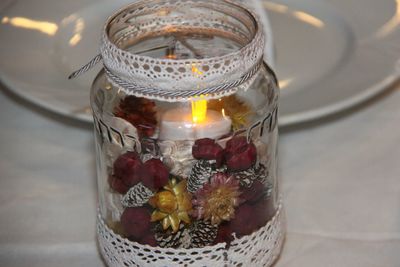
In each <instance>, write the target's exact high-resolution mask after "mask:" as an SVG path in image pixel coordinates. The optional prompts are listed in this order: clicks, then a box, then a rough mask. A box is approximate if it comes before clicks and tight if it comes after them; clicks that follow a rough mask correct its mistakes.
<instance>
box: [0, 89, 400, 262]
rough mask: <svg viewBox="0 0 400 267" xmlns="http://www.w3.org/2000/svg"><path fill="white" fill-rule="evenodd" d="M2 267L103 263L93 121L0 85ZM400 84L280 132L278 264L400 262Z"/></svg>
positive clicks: (0, 257)
mask: <svg viewBox="0 0 400 267" xmlns="http://www.w3.org/2000/svg"><path fill="white" fill-rule="evenodd" d="M0 88H1V90H0V122H1V124H2V127H1V130H0V266H12V267H25V266H29V267H36V266H38V267H39V266H40V267H47V266H51V267H58V266H60V267H61V266H85V267H92V266H103V263H102V260H101V257H100V256H99V254H98V251H97V248H96V242H95V217H96V214H95V213H96V178H95V157H94V145H93V139H92V131H91V126H89V125H85V124H82V123H79V122H76V121H73V120H70V119H67V118H63V117H60V116H57V115H53V114H51V113H49V112H47V111H45V110H42V109H40V108H38V107H35V106H33V105H31V104H29V103H27V102H25V101H23V100H20V99H18V98H17V97H15V96H14V95H12V94H11V93H9V92H8V91H7V90H5V89H4V88H3V87H0ZM399 103H400V85H398V86H394V87H393V88H392V89H390V90H388V91H387V92H385V93H384V94H383V95H381V96H379V97H378V98H376V99H374V100H373V101H370V102H369V103H366V104H364V105H363V106H361V107H358V108H355V109H352V110H350V111H346V112H343V113H342V114H339V115H336V116H334V117H330V118H328V119H324V120H321V121H318V122H313V123H309V124H305V125H302V126H298V127H292V128H290V129H283V130H282V131H281V135H280V176H281V177H282V184H283V186H282V188H283V193H284V202H285V205H286V214H287V220H288V222H287V227H288V233H287V237H286V242H285V246H284V250H283V253H282V255H281V257H280V259H279V261H278V262H277V263H276V265H275V267H303V266H306V267H313V266H324V267H330V266H335V267H337V266H341V267H347V266H351V267H358V266H360V267H398V266H400V253H399V251H400V161H399V159H400V126H399V121H400V105H399Z"/></svg>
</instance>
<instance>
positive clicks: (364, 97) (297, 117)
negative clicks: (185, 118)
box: [0, 0, 400, 127]
mask: <svg viewBox="0 0 400 267" xmlns="http://www.w3.org/2000/svg"><path fill="white" fill-rule="evenodd" d="M251 1H252V2H253V3H257V2H258V4H256V5H257V8H259V7H262V5H261V2H260V1H256V0H251ZM15 2H17V0H10V1H9V2H8V4H7V5H5V6H6V7H7V6H10V5H11V4H10V3H15ZM6 9H7V8H3V9H2V10H0V14H2V15H4V11H5V10H6ZM262 10H263V11H264V13H267V12H265V9H264V8H262ZM263 23H264V24H266V26H264V28H265V31H266V34H267V37H268V40H269V42H268V43H270V44H271V45H269V46H267V47H266V51H268V52H269V57H270V60H269V62H270V65H272V66H274V63H275V58H274V56H275V53H272V52H271V51H273V50H274V48H273V47H274V42H273V40H274V36H273V29H272V27H271V24H270V18H269V16H268V14H266V16H265V17H264V19H263ZM271 41H272V42H271ZM382 77H383V78H382V80H380V81H379V82H377V83H375V84H372V85H371V86H369V87H368V88H365V89H364V90H363V91H361V92H359V93H356V94H355V95H353V96H352V97H350V98H347V99H343V100H341V101H336V102H334V103H333V104H329V105H327V106H323V107H318V108H315V109H311V110H307V111H300V112H295V113H288V114H286V115H280V116H279V120H278V124H279V126H280V127H288V126H294V125H299V124H303V123H307V122H310V121H314V120H318V119H321V118H324V117H328V116H331V115H335V114H337V113H339V112H342V111H346V110H348V109H350V108H353V107H356V106H358V105H360V104H362V103H365V102H366V101H368V100H370V99H372V98H374V97H376V96H377V95H379V94H380V93H383V92H384V91H386V90H388V89H390V88H391V87H392V86H393V85H395V84H396V83H397V82H399V81H400V59H399V60H398V61H397V64H396V66H395V67H394V68H393V69H392V70H391V71H390V72H389V73H387V74H386V75H385V76H383V75H382ZM0 82H1V83H2V84H3V85H4V86H2V87H3V89H5V90H7V91H9V92H11V93H13V94H15V95H16V96H18V97H20V98H21V99H23V100H25V101H27V102H29V103H32V104H34V105H36V106H38V107H40V108H42V109H45V110H48V111H49V112H52V113H55V114H58V115H61V116H63V117H66V118H71V119H74V120H78V121H81V122H85V123H93V119H92V115H91V114H88V113H78V112H76V113H75V112H73V111H72V110H69V109H65V108H59V107H57V105H56V104H52V102H48V101H45V100H44V99H41V98H39V97H35V96H32V95H27V94H26V93H25V92H24V91H23V90H22V89H20V88H19V87H18V86H16V85H14V83H13V82H12V81H11V80H9V79H8V78H7V75H6V74H5V73H4V72H3V71H2V70H1V69H0ZM88 106H89V100H88Z"/></svg>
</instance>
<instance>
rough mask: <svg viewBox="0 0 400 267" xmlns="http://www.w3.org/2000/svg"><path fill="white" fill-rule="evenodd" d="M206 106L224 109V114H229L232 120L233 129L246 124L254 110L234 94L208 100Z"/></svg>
mask: <svg viewBox="0 0 400 267" xmlns="http://www.w3.org/2000/svg"><path fill="white" fill-rule="evenodd" d="M208 108H209V109H213V110H216V111H219V112H221V111H222V110H224V112H225V115H226V116H229V117H230V118H231V120H232V127H233V130H239V129H241V128H244V127H246V126H248V123H249V121H250V118H251V117H252V116H253V115H254V111H253V110H251V108H250V107H249V106H248V105H247V104H246V103H244V102H243V101H242V100H240V99H238V98H237V96H235V95H230V96H227V97H223V98H221V99H215V100H210V101H209V102H208Z"/></svg>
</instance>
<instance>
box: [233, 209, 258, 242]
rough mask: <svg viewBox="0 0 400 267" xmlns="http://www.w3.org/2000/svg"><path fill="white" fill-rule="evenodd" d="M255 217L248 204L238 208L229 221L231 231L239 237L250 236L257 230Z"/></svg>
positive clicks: (253, 210)
mask: <svg viewBox="0 0 400 267" xmlns="http://www.w3.org/2000/svg"><path fill="white" fill-rule="evenodd" d="M255 217H256V214H255V209H254V207H252V206H251V205H249V204H243V205H241V206H239V207H238V208H237V209H236V211H235V218H233V220H231V221H230V226H231V229H232V231H233V232H235V233H236V234H237V235H238V236H239V237H240V236H243V235H249V234H251V233H252V232H254V231H255V230H256V229H257V228H258V224H257V223H258V220H257V219H256V218H255Z"/></svg>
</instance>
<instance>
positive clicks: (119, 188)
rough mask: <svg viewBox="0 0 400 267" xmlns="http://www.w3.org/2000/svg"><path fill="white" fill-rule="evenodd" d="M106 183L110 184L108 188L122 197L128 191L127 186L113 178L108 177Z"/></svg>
mask: <svg viewBox="0 0 400 267" xmlns="http://www.w3.org/2000/svg"><path fill="white" fill-rule="evenodd" d="M108 182H109V184H110V187H111V188H112V189H113V190H115V191H116V192H118V193H120V194H123V195H124V194H126V192H128V190H129V186H127V185H126V184H124V182H122V180H121V179H119V178H117V177H115V176H110V177H109V180H108Z"/></svg>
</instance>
